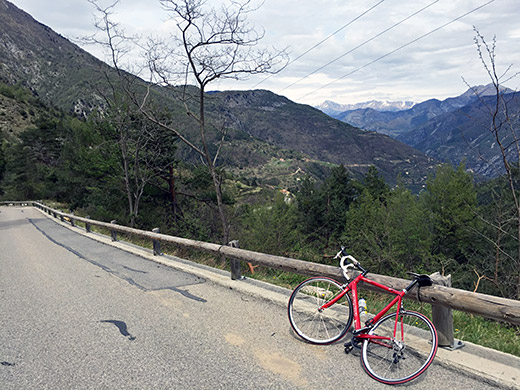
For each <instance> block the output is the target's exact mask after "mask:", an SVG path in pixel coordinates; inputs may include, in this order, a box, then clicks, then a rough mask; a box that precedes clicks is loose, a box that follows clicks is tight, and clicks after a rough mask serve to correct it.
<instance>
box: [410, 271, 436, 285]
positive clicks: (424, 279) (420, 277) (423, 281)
mask: <svg viewBox="0 0 520 390" xmlns="http://www.w3.org/2000/svg"><path fill="white" fill-rule="evenodd" d="M407 274H408V275H411V276H413V278H414V279H415V280H417V284H418V285H419V287H428V286H431V285H432V284H433V282H432V279H431V278H430V276H428V275H426V274H417V273H415V272H407Z"/></svg>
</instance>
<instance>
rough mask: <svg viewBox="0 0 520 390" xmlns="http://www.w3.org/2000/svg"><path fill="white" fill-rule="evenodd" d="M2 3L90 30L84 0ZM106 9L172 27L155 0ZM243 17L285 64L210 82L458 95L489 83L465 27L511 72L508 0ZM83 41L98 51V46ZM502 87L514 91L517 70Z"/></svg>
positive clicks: (366, 95)
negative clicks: (281, 52)
mask: <svg viewBox="0 0 520 390" xmlns="http://www.w3.org/2000/svg"><path fill="white" fill-rule="evenodd" d="M9 1H11V2H12V3H14V4H15V5H16V6H18V7H19V8H21V9H23V10H24V11H26V12H28V13H29V14H31V16H33V17H34V18H35V19H36V20H38V21H40V22H41V23H43V24H45V25H47V26H49V27H51V28H52V29H53V30H55V31H56V32H58V33H60V34H61V35H63V36H65V37H67V38H75V37H81V36H86V35H91V34H92V33H94V32H95V28H94V16H93V12H94V9H93V7H92V5H91V4H89V3H88V2H87V0H52V1H51V0H9ZM100 3H101V4H102V5H109V4H111V3H112V1H111V0H107V1H104V0H100ZM211 3H215V4H218V3H220V2H219V1H217V0H211ZM115 12H116V14H115V15H114V18H115V19H116V20H117V21H118V22H119V23H120V25H121V26H123V27H124V29H125V31H126V32H127V33H138V34H142V35H143V36H146V35H147V34H154V35H156V34H164V33H165V31H167V30H171V31H174V28H175V27H174V26H173V27H172V24H171V23H168V21H167V14H166V13H165V11H164V10H162V8H161V6H160V4H159V1H158V0H120V2H119V4H118V6H117V8H116V9H115ZM464 15H465V16H464ZM248 20H249V22H250V23H251V24H253V25H254V26H255V27H256V28H257V29H258V30H262V29H263V30H265V37H264V39H263V41H262V43H263V45H266V46H275V47H277V48H288V50H289V52H290V59H291V61H294V62H291V63H290V64H289V66H288V67H286V68H285V69H284V70H283V71H282V72H281V73H279V74H277V75H274V76H272V77H269V78H267V79H266V76H265V75H264V76H255V77H251V78H250V79H249V80H246V81H222V82H221V83H220V84H219V83H216V84H213V85H212V86H211V89H214V90H227V89H251V88H258V89H268V90H271V91H273V92H275V93H278V94H281V95H284V96H287V97H288V98H289V99H291V100H294V101H296V102H299V103H306V104H312V105H317V104H319V103H321V102H323V101H324V100H332V101H335V102H338V103H345V104H346V103H357V102H362V101H367V100H372V99H377V100H411V101H415V102H420V101H424V100H426V99H429V98H433V97H435V98H439V99H445V98H447V97H452V96H458V95H460V94H462V93H463V92H464V91H465V90H466V89H467V87H466V85H465V83H464V81H463V79H462V78H464V79H465V80H466V81H467V82H468V83H469V84H471V85H480V84H487V83H488V82H489V77H488V76H487V75H486V73H485V71H484V70H483V67H482V65H481V63H480V60H479V58H478V54H477V50H476V46H475V43H474V41H473V39H474V36H475V32H474V30H473V28H474V27H476V28H477V29H478V30H479V31H480V33H481V34H482V35H483V36H484V37H485V38H486V40H487V41H489V42H490V43H491V42H492V41H493V37H494V36H496V63H497V65H498V69H499V71H505V70H506V69H507V68H508V66H509V65H512V70H511V71H510V72H509V74H510V75H513V74H514V73H516V72H520V3H519V1H518V0H326V1H325V0H264V3H263V5H262V6H261V7H260V9H259V10H258V11H256V12H255V13H254V14H251V15H249V19H248ZM83 48H84V49H86V50H87V51H89V52H91V53H93V54H94V55H96V56H98V57H100V58H102V59H103V53H102V51H101V49H100V48H96V47H92V46H83ZM309 49H312V50H310V51H309ZM302 54H304V55H303V56H302ZM506 85H507V86H508V87H510V88H512V89H518V87H519V86H520V77H516V78H513V79H512V80H510V81H508V82H507V83H506Z"/></svg>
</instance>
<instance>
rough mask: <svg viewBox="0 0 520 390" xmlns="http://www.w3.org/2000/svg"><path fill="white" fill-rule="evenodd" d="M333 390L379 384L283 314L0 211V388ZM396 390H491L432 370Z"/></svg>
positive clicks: (27, 215) (34, 214) (32, 218)
mask: <svg viewBox="0 0 520 390" xmlns="http://www.w3.org/2000/svg"><path fill="white" fill-rule="evenodd" d="M237 283H240V282H237ZM340 387H341V388H344V387H348V388H357V389H382V388H387V386H384V385H382V384H379V383H377V382H375V381H373V380H372V379H370V378H369V377H368V376H367V375H366V374H365V373H364V371H363V369H362V368H361V365H360V361H359V355H356V354H350V355H346V354H345V353H344V352H343V347H342V344H341V343H340V344H335V345H330V346H311V345H308V344H305V343H303V342H302V341H300V340H299V339H297V338H296V337H295V336H294V335H293V334H292V332H291V331H290V325H289V323H288V320H287V316H286V311H285V308H284V307H282V306H279V305H276V304H273V303H269V302H267V301H265V300H262V299H259V298H255V297H252V296H250V295H246V294H242V293H239V292H237V291H236V290H233V289H230V288H224V287H222V286H220V285H218V284H214V283H210V282H207V281H206V280H204V279H202V278H201V277H197V276H193V275H190V274H186V273H183V272H179V271H175V270H173V269H171V268H168V267H165V266H163V265H158V264H156V263H154V262H151V261H149V260H145V259H142V258H139V257H137V256H134V255H131V254H128V253H127V252H123V251H120V250H118V249H115V248H113V247H110V246H107V245H103V244H100V243H98V242H95V241H93V240H90V239H88V238H85V237H83V236H81V235H79V234H76V233H74V232H71V231H70V230H68V229H65V228H63V227H61V226H59V225H58V224H56V223H55V222H54V221H52V220H50V219H48V218H46V217H45V216H43V215H42V214H41V213H40V212H39V211H37V210H35V209H32V208H18V207H10V208H8V207H0V389H4V390H7V389H16V390H21V389H321V390H324V389H337V388H340ZM406 387H408V388H422V389H437V390H439V389H450V390H454V389H471V390H479V389H492V388H496V387H495V386H494V385H492V384H489V383H486V382H485V381H484V380H482V379H479V378H472V377H468V376H466V375H464V374H463V373H459V372H455V371H453V370H450V369H447V368H445V367H442V366H440V365H437V364H434V365H432V366H431V367H430V368H429V369H428V371H427V372H426V374H425V375H423V376H422V377H421V378H419V379H418V380H416V381H414V382H412V383H411V384H409V385H407V386H406Z"/></svg>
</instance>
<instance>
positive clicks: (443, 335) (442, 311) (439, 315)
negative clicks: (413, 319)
mask: <svg viewBox="0 0 520 390" xmlns="http://www.w3.org/2000/svg"><path fill="white" fill-rule="evenodd" d="M430 277H431V279H432V281H433V284H437V285H440V286H445V287H451V275H448V276H443V275H441V274H440V273H439V272H435V273H434V274H432V275H430ZM432 321H433V324H434V325H435V328H436V329H437V335H438V337H439V347H443V348H447V349H451V350H453V349H458V348H462V347H463V346H464V344H463V343H462V341H459V340H455V338H454V334H453V312H452V310H451V308H449V307H446V306H441V305H432Z"/></svg>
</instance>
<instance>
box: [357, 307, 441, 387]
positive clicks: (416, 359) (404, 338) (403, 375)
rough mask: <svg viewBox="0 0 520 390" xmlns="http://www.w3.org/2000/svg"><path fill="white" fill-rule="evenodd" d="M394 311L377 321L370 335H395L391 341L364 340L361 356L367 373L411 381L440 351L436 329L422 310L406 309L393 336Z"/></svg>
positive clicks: (387, 379)
mask: <svg viewBox="0 0 520 390" xmlns="http://www.w3.org/2000/svg"><path fill="white" fill-rule="evenodd" d="M395 320H396V317H395V314H390V315H387V316H385V317H383V318H382V319H381V320H379V322H378V323H376V324H375V325H374V327H373V328H372V330H371V331H370V332H369V335H377V336H385V337H389V338H391V339H392V341H391V345H390V348H389V345H388V344H386V343H382V342H380V340H377V339H373V340H372V339H367V340H366V341H365V342H364V344H363V350H362V355H361V360H362V364H363V367H364V368H365V370H366V371H367V373H368V374H369V375H370V376H371V377H373V378H374V379H376V380H378V381H380V382H383V383H388V384H397V383H404V382H407V381H410V380H412V379H414V378H416V377H417V376H419V375H420V374H422V373H423V372H424V371H425V370H426V368H428V366H429V365H430V364H431V362H432V360H433V358H434V356H435V353H436V351H437V333H436V331H435V328H434V327H433V325H432V324H431V322H430V321H429V320H428V319H427V318H426V317H424V316H423V315H422V314H419V313H415V312H403V313H402V315H401V316H400V319H399V321H400V324H399V326H398V328H397V334H396V337H397V338H394V334H393V333H394V330H393V329H394V324H395Z"/></svg>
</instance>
